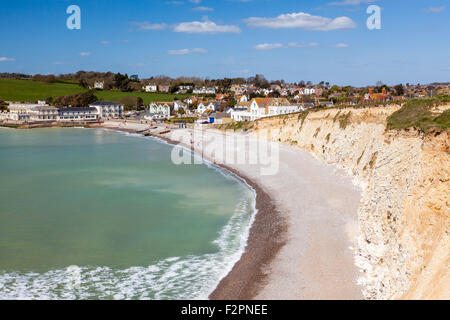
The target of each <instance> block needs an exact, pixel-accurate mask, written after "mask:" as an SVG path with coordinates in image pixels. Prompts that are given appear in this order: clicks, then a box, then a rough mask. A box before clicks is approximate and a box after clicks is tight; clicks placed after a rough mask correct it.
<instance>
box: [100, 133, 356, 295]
mask: <svg viewBox="0 0 450 320" xmlns="http://www.w3.org/2000/svg"><path fill="white" fill-rule="evenodd" d="M104 127H106V128H108V126H104ZM109 129H113V130H114V129H115V128H114V125H113V127H111V126H110V127H109ZM133 129H136V128H134V127H133ZM120 130H121V131H126V132H129V133H130V132H132V133H137V132H136V131H138V130H130V128H127V129H124V128H120ZM180 130H182V131H181V132H186V133H188V132H191V131H189V129H180ZM175 132H179V130H176V131H172V132H171V133H169V134H164V135H152V136H154V137H155V138H157V139H161V140H163V141H165V142H166V143H168V144H171V145H179V146H181V147H184V148H188V149H189V150H190V151H191V152H193V151H194V152H195V153H197V154H198V153H199V150H192V148H194V149H195V148H196V147H193V146H192V145H190V144H191V143H192V142H191V141H190V139H189V137H190V134H182V135H181V136H180V135H176V134H175V136H173V135H172V133H175ZM214 135H222V136H223V135H224V133H223V132H216V131H215V130H209V131H207V132H205V138H206V137H208V138H212V137H214ZM233 136H235V137H236V135H233ZM243 137H244V136H242V135H238V136H237V139H241V138H243ZM280 150H281V151H280V152H281V154H280V157H281V159H280V160H281V162H280V163H281V167H280V172H279V173H278V174H276V175H275V176H270V177H261V176H260V175H259V170H256V169H255V168H254V167H252V166H250V165H236V164H233V165H223V164H218V163H216V161H214V159H215V157H214V155H212V154H211V155H209V154H204V155H203V158H204V159H206V160H207V161H209V162H211V163H212V164H214V165H215V166H218V167H221V168H223V169H225V170H227V171H229V172H231V173H232V174H234V175H236V176H238V177H239V178H240V179H242V180H243V181H245V182H246V183H247V184H248V185H249V186H250V187H252V188H253V189H254V191H255V192H256V197H257V198H256V208H257V210H258V212H257V214H256V216H255V219H254V222H253V224H252V225H251V227H250V231H249V235H248V239H247V246H246V248H245V251H244V252H243V254H242V256H241V258H240V260H239V261H237V262H236V264H235V265H234V267H233V268H232V270H231V271H230V272H229V273H228V274H227V275H226V276H225V277H224V278H223V279H222V280H221V281H220V283H219V284H218V286H217V288H216V289H215V290H214V291H213V292H212V293H211V294H210V296H209V298H210V299H211V300H251V299H255V300H298V299H300V300H330V299H332V300H335V299H338V300H340V299H343V300H361V299H363V296H362V289H361V287H360V286H359V285H358V284H357V279H358V276H359V270H358V268H357V267H356V265H355V257H354V253H353V250H352V247H353V245H354V243H355V240H356V234H357V229H358V222H357V211H358V209H359V206H360V201H361V197H362V190H360V188H358V187H357V186H355V185H354V183H353V178H352V177H351V176H349V175H348V174H347V173H346V172H344V171H343V170H341V169H339V168H337V167H336V166H332V165H328V164H324V163H322V162H320V161H318V160H317V159H316V158H314V157H313V156H312V155H311V154H309V153H308V152H306V151H303V150H298V149H293V148H291V147H289V146H285V145H282V144H280ZM305 167H307V168H309V169H308V170H306V171H305V170H304V169H303V168H305ZM257 172H258V173H257ZM322 194H323V195H322Z"/></svg>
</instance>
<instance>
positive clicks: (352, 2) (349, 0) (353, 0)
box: [329, 0, 377, 6]
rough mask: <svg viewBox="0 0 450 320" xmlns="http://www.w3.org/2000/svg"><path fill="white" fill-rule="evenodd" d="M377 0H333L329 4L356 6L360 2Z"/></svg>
mask: <svg viewBox="0 0 450 320" xmlns="http://www.w3.org/2000/svg"><path fill="white" fill-rule="evenodd" d="M375 1H377V0H343V1H334V2H330V3H329V5H332V6H357V5H359V4H361V3H372V2H375Z"/></svg>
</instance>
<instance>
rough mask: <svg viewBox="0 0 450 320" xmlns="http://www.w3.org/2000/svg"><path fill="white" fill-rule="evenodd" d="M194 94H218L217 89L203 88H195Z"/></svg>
mask: <svg viewBox="0 0 450 320" xmlns="http://www.w3.org/2000/svg"><path fill="white" fill-rule="evenodd" d="M192 93H193V94H216V89H215V88H206V87H202V88H195V89H194V90H193V91H192Z"/></svg>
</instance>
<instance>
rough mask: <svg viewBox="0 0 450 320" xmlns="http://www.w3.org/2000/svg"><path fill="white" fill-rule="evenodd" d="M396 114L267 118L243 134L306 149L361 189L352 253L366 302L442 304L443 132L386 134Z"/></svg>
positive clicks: (448, 140)
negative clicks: (344, 173) (439, 301)
mask: <svg viewBox="0 0 450 320" xmlns="http://www.w3.org/2000/svg"><path fill="white" fill-rule="evenodd" d="M398 109H399V107H398V106H386V107H379V108H370V109H369V108H367V109H353V108H349V109H341V110H339V109H329V110H320V111H315V112H310V113H309V114H307V115H306V116H305V114H300V115H298V114H294V115H287V116H281V117H275V118H267V119H264V120H260V121H257V122H255V123H254V124H253V127H252V128H251V129H252V130H251V133H250V134H252V135H255V136H258V137H259V138H264V139H268V140H270V141H279V142H281V143H286V144H290V145H292V146H294V147H297V148H300V149H304V150H307V151H309V152H310V153H312V154H313V155H314V156H315V157H316V158H317V159H319V160H321V161H324V162H327V163H330V164H336V165H338V166H339V167H341V168H344V169H346V170H347V171H348V172H349V173H350V174H351V175H353V176H354V177H355V181H357V183H359V184H361V185H362V186H363V188H364V194H363V199H362V201H361V205H360V208H359V213H358V214H359V236H358V238H357V239H356V240H355V244H354V252H355V263H356V265H357V266H358V267H359V268H360V270H361V272H362V273H361V277H360V279H359V283H360V284H361V285H362V290H363V293H364V296H365V297H366V298H368V299H449V298H450V277H449V276H450V275H449V274H450V272H449V266H450V243H449V232H450V228H449V227H450V212H449V210H450V209H449V207H450V206H449V202H450V199H449V197H450V195H449V190H450V182H449V177H450V153H449V152H450V137H449V135H450V130H447V131H441V132H431V133H427V134H424V133H420V132H418V131H415V130H412V129H411V130H409V131H407V130H403V131H386V118H387V117H388V116H389V115H391V114H392V113H393V112H395V111H397V110H398ZM305 170H307V168H305ZM323 196H324V197H326V195H325V194H324V195H323Z"/></svg>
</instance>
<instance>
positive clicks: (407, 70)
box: [0, 0, 450, 86]
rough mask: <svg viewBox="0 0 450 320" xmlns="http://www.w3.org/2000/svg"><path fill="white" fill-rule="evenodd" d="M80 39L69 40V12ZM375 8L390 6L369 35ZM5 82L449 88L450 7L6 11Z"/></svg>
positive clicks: (0, 45)
mask: <svg viewBox="0 0 450 320" xmlns="http://www.w3.org/2000/svg"><path fill="white" fill-rule="evenodd" d="M72 4H74V5H78V6H79V7H80V8H81V30H69V29H67V27H66V20H67V18H68V17H69V15H68V14H67V13H66V9H67V7H68V6H69V5H72ZM369 5H378V6H380V7H381V8H382V11H381V12H382V13H381V22H382V29H381V30H369V29H368V28H367V26H366V20H367V18H368V17H369V15H368V14H367V13H366V9H367V7H368V6H369ZM0 6H1V10H0V30H1V31H0V34H1V37H0V39H1V41H0V72H22V73H28V74H35V73H42V74H47V73H54V74H59V73H68V72H75V71H78V70H94V71H112V72H122V73H128V74H129V75H131V74H138V75H139V76H140V77H149V76H152V75H161V74H164V75H168V76H172V77H177V76H183V75H184V76H199V77H210V78H219V77H220V78H221V77H249V76H251V75H254V74H256V73H262V74H264V75H265V76H266V77H267V78H268V79H271V80H276V79H284V80H286V81H292V82H294V81H295V82H297V81H300V80H305V81H309V80H310V81H313V82H315V83H316V82H319V81H322V80H323V81H329V82H330V83H336V84H340V85H347V84H349V85H358V86H360V85H361V86H365V85H373V84H375V83H376V82H377V81H379V80H381V81H383V82H385V83H387V84H397V83H407V82H409V83H428V82H433V81H441V82H444V81H450V77H449V74H450V42H449V41H448V40H449V34H450V22H449V21H450V5H449V4H448V1H447V0H427V1H423V0H422V1H419V0H378V1H377V0H328V1H327V0H325V1H323V0H315V1H313V0H311V1H307V0H302V1H300V0H176V1H173V0H172V1H171V0H126V1H125V0H96V1H94V0H90V1H88V0H70V1H66V0H45V1H43V0H15V1H5V0H4V1H1V4H0Z"/></svg>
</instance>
